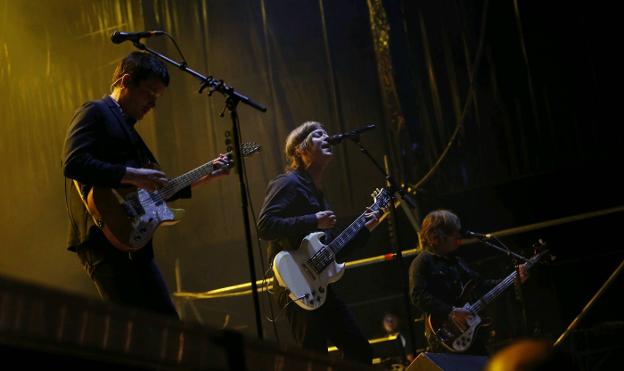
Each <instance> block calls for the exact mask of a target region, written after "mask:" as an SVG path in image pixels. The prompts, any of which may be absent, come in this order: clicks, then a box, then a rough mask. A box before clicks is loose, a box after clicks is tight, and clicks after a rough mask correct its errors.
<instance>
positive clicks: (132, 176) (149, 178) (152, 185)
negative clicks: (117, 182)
mask: <svg viewBox="0 0 624 371" xmlns="http://www.w3.org/2000/svg"><path fill="white" fill-rule="evenodd" d="M168 181H169V179H167V176H166V175H165V173H163V172H162V171H160V170H154V169H143V168H134V167H127V168H126V173H125V174H124V176H123V178H121V183H122V184H130V185H133V186H135V187H137V188H143V189H145V190H148V191H150V192H154V191H155V190H157V189H159V188H162V187H164V186H165V185H166V184H167V182H168Z"/></svg>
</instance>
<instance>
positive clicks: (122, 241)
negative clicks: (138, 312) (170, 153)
mask: <svg viewBox="0 0 624 371" xmlns="http://www.w3.org/2000/svg"><path fill="white" fill-rule="evenodd" d="M259 150H260V146H259V145H258V144H256V143H243V144H242V145H241V155H242V156H249V155H251V154H253V153H255V152H257V151H259ZM226 155H227V156H228V158H230V159H231V158H232V152H228V153H227V154H226ZM215 160H216V159H215ZM215 160H211V161H209V162H207V163H205V164H203V165H201V166H199V167H197V168H195V169H193V170H191V171H189V172H187V173H184V174H182V175H180V176H178V177H176V178H173V179H170V180H169V181H168V182H167V184H166V185H165V186H164V187H163V188H161V189H159V190H157V191H154V192H150V191H147V190H145V189H142V188H136V187H132V186H123V187H119V188H107V187H99V186H95V187H92V188H91V190H90V191H89V193H88V194H87V195H86V197H85V196H84V195H83V197H82V198H83V201H84V203H85V206H86V207H87V210H88V211H89V213H90V214H91V217H92V218H93V220H94V221H95V224H96V225H97V226H98V227H99V228H100V229H101V230H102V232H103V233H104V235H105V236H106V238H107V239H108V240H109V241H110V243H111V244H112V245H113V246H115V247H116V248H117V249H119V250H121V251H124V252H132V251H137V250H139V249H141V248H142V247H144V246H145V245H146V244H147V243H148V242H149V240H150V239H151V238H152V235H153V234H154V232H155V231H156V229H157V228H158V227H159V226H160V225H173V224H177V223H178V222H180V220H181V218H182V217H183V216H184V210H182V209H172V208H169V206H167V203H166V202H165V200H167V199H169V198H170V197H171V196H173V195H174V194H176V193H177V192H178V191H180V190H181V189H183V188H184V187H188V186H189V185H191V184H192V183H193V182H195V181H196V180H198V179H200V178H202V177H204V176H206V175H210V174H212V173H213V172H214V171H215V170H217V169H215V168H214V161H215ZM233 165H234V163H233V161H228V163H227V165H226V166H227V167H228V168H230V167H232V166H233ZM75 184H76V188H77V189H78V190H79V193H80V188H81V187H80V185H79V184H78V183H77V182H75Z"/></svg>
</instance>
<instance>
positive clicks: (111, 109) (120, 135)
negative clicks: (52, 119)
mask: <svg viewBox="0 0 624 371" xmlns="http://www.w3.org/2000/svg"><path fill="white" fill-rule="evenodd" d="M133 126H134V122H133V121H131V120H127V119H126V118H125V117H124V116H123V114H122V111H121V109H120V108H119V106H118V105H117V103H116V102H115V101H114V100H113V99H112V98H111V97H110V96H106V97H104V98H102V99H100V100H97V101H92V102H87V103H85V104H83V105H82V106H81V107H80V108H79V109H78V110H77V111H76V113H75V115H74V117H73V119H72V122H71V125H70V127H69V129H68V131H67V136H66V138H65V146H64V161H63V173H64V175H65V177H66V178H70V180H71V179H73V180H77V181H78V182H79V183H81V185H82V186H81V189H82V193H83V194H85V195H86V194H87V193H88V191H89V190H90V188H91V187H92V186H106V187H119V186H120V185H121V184H120V182H121V179H122V178H123V176H124V174H125V171H126V170H125V169H126V167H137V168H141V167H148V166H149V167H154V166H156V167H157V165H158V163H157V161H156V159H155V158H154V155H153V154H152V152H151V151H150V150H149V148H147V145H146V144H145V142H144V141H143V140H142V139H141V137H140V135H139V134H138V133H137V132H136V130H135V129H134V127H133ZM71 183H73V182H67V183H66V192H67V204H68V205H67V206H68V210H69V214H70V215H69V216H70V226H69V237H68V248H69V249H70V250H75V249H76V248H77V247H78V246H81V245H82V244H84V242H85V241H87V240H88V239H89V235H90V234H91V233H92V232H93V230H92V229H94V228H95V229H97V227H96V226H95V224H94V222H93V219H92V218H91V216H90V215H89V213H88V211H87V209H86V207H85V206H84V204H83V202H82V200H81V199H80V196H79V194H78V192H77V190H76V188H75V187H74V184H71ZM190 195H191V192H190V187H187V188H185V189H183V190H181V191H180V192H178V193H177V194H176V195H175V196H174V197H172V198H171V199H176V198H188V197H190ZM150 244H151V243H150Z"/></svg>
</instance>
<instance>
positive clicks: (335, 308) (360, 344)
mask: <svg viewBox="0 0 624 371" xmlns="http://www.w3.org/2000/svg"><path fill="white" fill-rule="evenodd" d="M280 291H281V290H280ZM279 295H280V298H279V299H280V300H279V302H280V304H281V305H282V306H283V305H285V304H286V300H288V301H290V299H287V297H286V292H285V291H281V292H280V294H279ZM287 315H288V321H289V323H290V330H291V332H292V334H293V336H294V338H295V340H296V341H297V342H298V343H299V344H300V345H301V346H302V347H303V348H304V349H307V350H312V351H315V352H318V353H322V354H327V346H328V344H327V341H328V340H330V341H331V342H332V343H333V344H334V345H335V346H336V347H337V348H338V349H340V350H341V351H342V352H343V354H344V357H345V358H346V359H349V360H351V361H356V362H361V363H366V364H370V363H371V362H372V358H373V349H372V348H371V346H370V344H369V343H368V340H367V339H366V337H364V335H363V334H362V332H361V331H360V329H359V328H358V326H357V325H356V323H355V320H354V319H353V316H352V315H351V312H350V311H349V309H348V308H347V306H346V305H345V304H344V303H343V302H342V301H341V300H340V299H338V298H337V297H336V296H335V294H334V292H333V290H332V289H331V287H330V288H328V290H327V299H326V301H325V304H323V305H322V306H321V307H320V308H318V309H316V310H311V311H310V310H305V309H302V308H300V307H298V306H297V305H296V304H295V303H290V304H289V305H288V307H287Z"/></svg>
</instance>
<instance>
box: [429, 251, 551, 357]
mask: <svg viewBox="0 0 624 371" xmlns="http://www.w3.org/2000/svg"><path fill="white" fill-rule="evenodd" d="M547 252H548V250H544V251H542V252H541V253H539V254H537V255H535V256H533V257H532V258H531V259H529V260H528V261H527V262H526V265H525V267H526V269H527V271H528V270H529V269H530V268H531V267H532V266H533V265H534V264H535V263H537V262H538V261H539V260H540V259H541V257H542V256H543V255H544V254H546V253H547ZM517 276H518V272H517V271H514V272H513V273H511V274H510V275H508V276H507V277H506V278H505V279H503V280H502V281H501V282H500V283H498V284H497V285H496V286H495V287H494V288H493V289H491V290H490V291H488V293H486V294H485V295H483V296H482V297H481V298H479V299H478V300H476V301H475V302H474V303H472V304H470V303H469V302H466V301H465V298H466V297H468V296H471V295H470V294H471V291H473V289H474V288H475V286H476V284H475V282H474V281H469V282H468V283H467V284H466V286H464V289H463V290H462V293H461V295H460V299H459V302H460V303H462V302H466V304H465V305H464V306H463V309H465V310H467V311H469V312H470V313H472V317H471V318H470V319H469V320H468V321H467V322H468V323H467V324H468V328H467V329H466V330H465V331H462V330H461V329H459V328H458V327H457V326H456V325H455V323H453V321H451V320H450V319H449V318H442V319H440V318H435V317H434V316H432V315H428V316H427V318H426V321H425V333H426V334H427V336H428V337H429V338H430V340H431V341H433V342H439V343H440V344H441V345H442V346H444V347H445V348H446V349H448V350H450V351H451V352H458V353H461V352H465V351H466V350H468V349H469V348H470V346H471V345H472V342H473V340H474V338H475V334H476V332H477V330H478V329H479V328H480V327H481V326H486V325H488V324H489V323H484V321H483V320H482V319H481V317H480V316H479V312H480V311H481V310H483V309H484V308H485V307H486V306H487V305H488V304H489V303H490V302H491V301H492V300H494V299H495V298H496V297H497V296H498V295H500V294H501V293H502V292H504V291H505V290H506V289H507V288H508V287H509V286H511V285H512V284H513V283H514V281H515V280H516V278H517ZM431 337H433V338H431Z"/></svg>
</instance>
